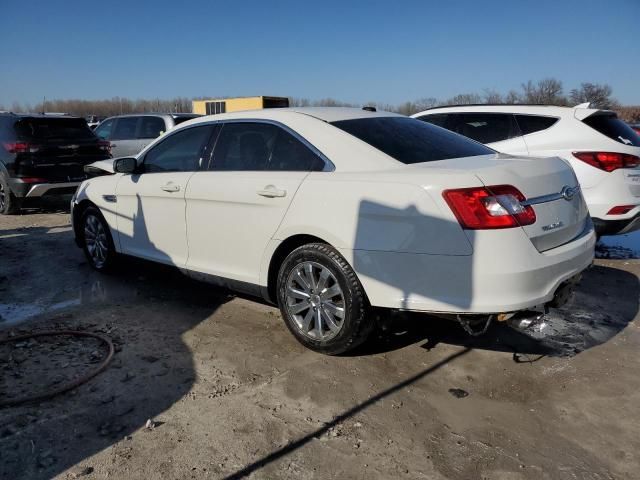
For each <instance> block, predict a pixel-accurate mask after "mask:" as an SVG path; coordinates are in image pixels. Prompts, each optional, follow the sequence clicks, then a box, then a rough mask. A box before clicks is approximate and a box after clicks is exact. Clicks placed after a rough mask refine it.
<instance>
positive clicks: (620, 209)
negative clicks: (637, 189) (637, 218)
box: [607, 205, 636, 215]
mask: <svg viewBox="0 0 640 480" xmlns="http://www.w3.org/2000/svg"><path fill="white" fill-rule="evenodd" d="M634 208H636V205H618V206H615V207H613V208H612V209H611V210H609V211H608V212H607V215H624V214H625V213H629V212H630V211H631V210H633V209H634Z"/></svg>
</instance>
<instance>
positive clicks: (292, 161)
mask: <svg viewBox="0 0 640 480" xmlns="http://www.w3.org/2000/svg"><path fill="white" fill-rule="evenodd" d="M324 166H325V163H324V160H323V159H322V158H320V157H319V156H318V155H316V154H315V153H314V152H313V151H312V150H311V149H310V148H309V147H307V146H306V145H304V144H303V143H302V142H301V141H300V140H298V139H297V138H295V137H294V136H293V135H291V134H290V133H289V132H287V131H285V130H284V129H282V128H278V136H277V138H276V141H275V144H274V146H273V152H272V153H271V156H270V158H269V163H268V165H267V170H276V171H287V172H311V171H316V172H317V171H321V170H323V169H324Z"/></svg>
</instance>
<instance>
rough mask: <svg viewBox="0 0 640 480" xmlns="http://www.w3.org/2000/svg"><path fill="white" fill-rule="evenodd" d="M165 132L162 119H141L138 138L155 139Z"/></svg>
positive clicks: (165, 128)
mask: <svg viewBox="0 0 640 480" xmlns="http://www.w3.org/2000/svg"><path fill="white" fill-rule="evenodd" d="M166 130H167V127H166V126H165V124H164V119H163V118H160V117H142V119H141V121H140V130H139V133H138V138H156V137H159V136H160V135H162V134H163V133H164V132H165V131H166Z"/></svg>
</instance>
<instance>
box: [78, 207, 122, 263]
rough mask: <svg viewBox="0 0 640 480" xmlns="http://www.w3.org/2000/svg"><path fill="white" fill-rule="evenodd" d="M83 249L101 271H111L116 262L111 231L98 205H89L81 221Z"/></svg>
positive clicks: (90, 260) (89, 259) (90, 261)
mask: <svg viewBox="0 0 640 480" xmlns="http://www.w3.org/2000/svg"><path fill="white" fill-rule="evenodd" d="M80 235H81V238H82V249H83V250H84V254H85V256H86V257H87V260H88V261H89V264H90V265H91V266H92V267H93V268H94V269H96V270H98V271H100V272H107V271H110V270H111V269H112V268H113V267H114V265H115V263H116V257H117V253H116V249H115V247H114V246H113V239H112V238H111V231H110V230H109V225H107V222H106V221H105V219H104V217H103V216H102V214H101V213H100V210H98V209H97V208H96V207H87V208H86V209H85V211H84V212H83V213H82V220H81V223H80Z"/></svg>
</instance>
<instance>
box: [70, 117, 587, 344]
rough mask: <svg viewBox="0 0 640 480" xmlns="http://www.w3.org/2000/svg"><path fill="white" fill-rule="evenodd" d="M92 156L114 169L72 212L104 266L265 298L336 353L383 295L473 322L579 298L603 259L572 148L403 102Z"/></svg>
mask: <svg viewBox="0 0 640 480" xmlns="http://www.w3.org/2000/svg"><path fill="white" fill-rule="evenodd" d="M93 169H94V170H95V169H102V170H105V171H107V172H110V173H113V174H112V175H103V176H98V177H95V178H92V179H90V180H87V181H85V182H84V183H82V185H81V186H80V187H79V189H78V191H77V193H76V195H75V197H74V198H73V200H72V220H73V226H74V231H75V236H76V242H77V243H78V245H79V246H81V247H82V248H83V249H84V252H85V254H86V256H87V258H88V260H89V262H90V263H91V265H92V266H93V267H94V268H96V269H98V270H104V269H107V268H109V267H111V266H112V264H113V262H114V261H115V260H116V257H117V255H119V254H126V255H133V256H136V257H141V258H145V259H148V260H153V261H156V262H161V263H165V264H169V265H174V266H177V267H179V268H180V269H182V270H183V271H185V272H186V273H187V274H188V275H191V276H193V277H195V278H198V279H205V280H211V281H212V282H214V283H216V284H219V285H223V286H226V287H230V288H232V289H235V290H238V291H241V292H245V293H249V294H253V295H260V296H263V297H264V298H265V299H267V300H270V301H272V302H274V303H277V304H278V305H279V307H280V309H281V311H282V315H283V317H284V319H285V322H286V324H287V326H288V328H289V329H290V330H291V332H292V333H293V334H294V335H295V337H296V338H297V339H298V340H299V341H300V342H301V343H303V344H304V345H306V346H307V347H309V348H311V349H314V350H317V351H321V352H324V353H329V354H336V353H340V352H344V351H346V350H349V349H350V348H353V347H355V346H356V345H358V344H359V343H361V342H362V341H363V340H364V339H365V338H366V336H367V334H368V333H369V332H370V331H371V329H372V326H373V320H372V318H371V316H370V315H367V313H368V310H369V308H370V307H384V308H389V309H402V310H413V311H418V312H436V313H438V314H444V315H449V316H451V317H453V318H457V319H458V320H459V321H460V322H461V323H462V324H463V326H466V327H469V326H471V327H473V326H472V325H471V323H472V320H477V319H479V318H482V319H485V318H492V317H494V318H496V316H497V318H498V319H506V318H508V317H509V316H510V315H511V314H512V313H513V312H516V311H520V310H523V309H531V308H534V307H540V306H543V305H544V304H546V303H548V302H551V301H553V300H554V299H558V298H559V297H562V298H564V297H565V295H564V293H565V292H566V291H567V290H568V288H567V285H570V284H572V283H573V281H574V280H575V279H576V277H577V276H578V275H579V274H580V272H581V271H582V270H583V269H585V268H586V267H587V266H589V264H590V263H591V262H592V259H593V249H594V244H595V235H594V231H593V227H592V223H591V220H590V218H589V215H588V212H587V207H586V205H585V203H584V200H583V198H582V195H581V193H580V190H579V188H578V182H577V180H576V177H575V175H574V173H573V171H572V170H571V168H570V167H569V166H568V165H567V164H566V163H565V162H564V161H562V160H560V159H557V158H545V159H530V158H514V157H507V156H505V155H503V154H497V153H495V152H494V151H493V150H491V149H489V148H487V147H485V146H483V145H481V144H479V143H477V142H474V141H472V140H469V139H467V138H465V137H463V136H461V135H457V134H455V133H451V132H449V131H447V130H445V129H442V128H438V127H434V126H432V125H430V124H428V123H425V122H421V121H418V120H415V119H412V118H408V117H404V116H400V115H395V114H392V113H384V112H372V111H365V110H359V109H352V108H297V109H295V108H293V109H273V110H260V111H250V112H237V113H229V114H221V115H215V116H208V117H202V118H200V119H197V120H191V121H189V122H185V123H184V124H182V125H180V126H178V127H177V128H175V129H174V130H171V131H170V132H169V133H167V134H166V135H164V136H162V137H161V138H159V139H158V140H156V141H155V142H153V143H152V144H151V145H149V146H148V147H146V148H145V149H144V150H143V151H142V152H141V153H140V154H139V155H137V156H136V157H133V158H120V159H115V160H112V161H103V162H96V164H94V165H93ZM114 172H115V173H114ZM560 293H562V295H561V294H560Z"/></svg>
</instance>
